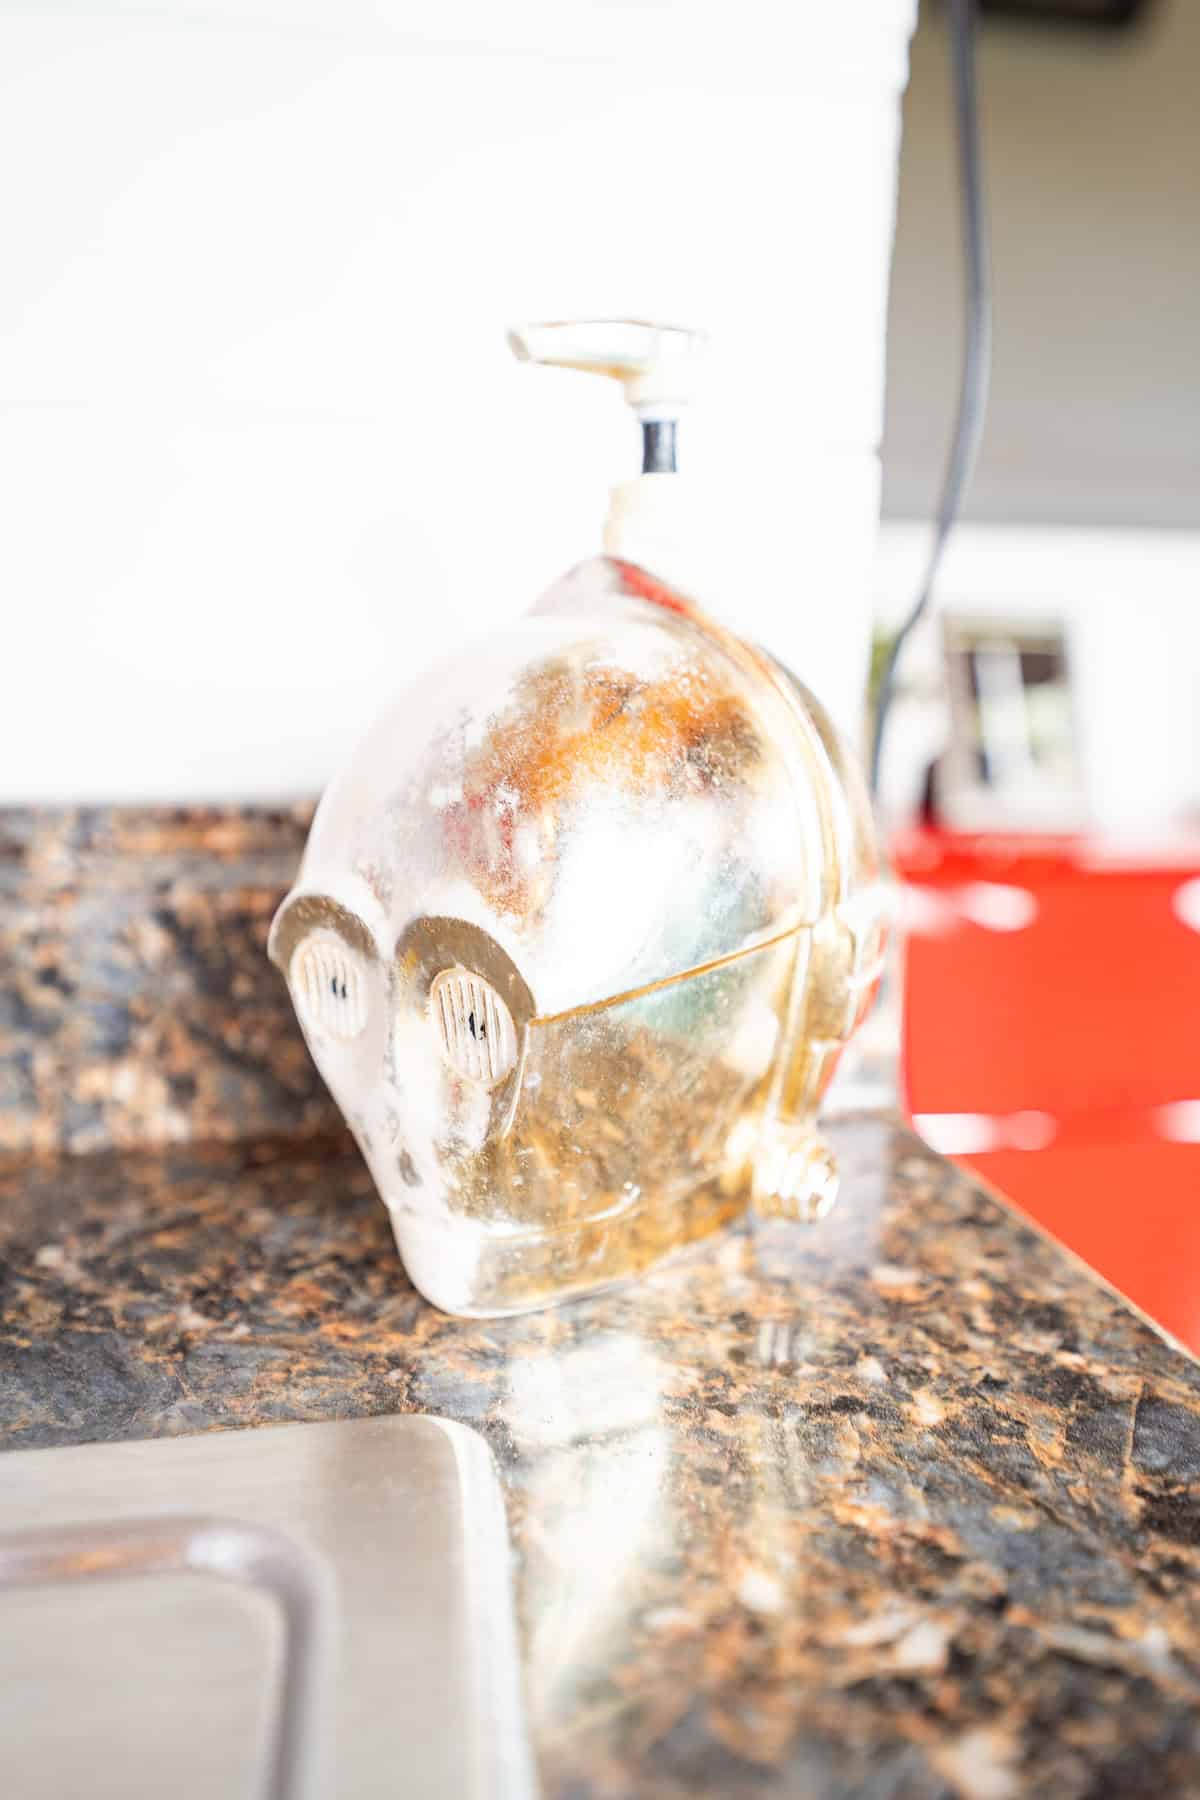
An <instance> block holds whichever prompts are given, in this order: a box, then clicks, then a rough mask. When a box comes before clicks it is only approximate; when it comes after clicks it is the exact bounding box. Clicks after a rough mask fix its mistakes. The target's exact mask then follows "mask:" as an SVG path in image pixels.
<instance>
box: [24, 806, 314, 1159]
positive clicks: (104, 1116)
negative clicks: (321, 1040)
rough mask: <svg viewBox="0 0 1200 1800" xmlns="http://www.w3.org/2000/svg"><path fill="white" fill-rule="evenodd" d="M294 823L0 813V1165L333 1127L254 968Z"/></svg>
mask: <svg viewBox="0 0 1200 1800" xmlns="http://www.w3.org/2000/svg"><path fill="white" fill-rule="evenodd" d="M311 815H312V807H311V806H299V807H296V808H295V809H294V810H292V811H286V810H282V809H277V810H271V809H268V808H253V809H247V810H241V811H239V810H237V809H233V808H224V809H211V808H198V807H192V808H182V807H181V808H166V807H127V808H100V807H89V808H80V809H73V810H65V809H64V810H53V809H39V810H33V809H26V810H20V809H11V810H6V811H0V1147H2V1148H7V1149H10V1150H20V1149H32V1150H39V1151H43V1150H58V1149H64V1150H70V1151H89V1150H101V1149H105V1148H110V1147H113V1146H116V1147H128V1146H132V1145H135V1144H137V1145H140V1144H153V1143H158V1144H165V1143H171V1142H179V1141H182V1140H192V1139H204V1140H209V1139H220V1140H224V1141H230V1140H233V1139H237V1138H242V1137H252V1136H255V1135H260V1134H262V1133H267V1132H288V1133H291V1134H295V1135H302V1134H305V1133H317V1132H321V1131H325V1130H329V1129H331V1128H332V1127H333V1126H334V1124H335V1123H336V1117H337V1115H336V1113H335V1111H334V1109H333V1106H332V1103H331V1102H330V1100H329V1098H328V1095H327V1094H326V1092H325V1089H324V1087H323V1086H322V1085H321V1082H320V1080H319V1078H318V1076H317V1074H316V1071H315V1070H314V1069H313V1066H312V1063H311V1062H310V1060H309V1057H308V1052H307V1051H306V1050H305V1048H304V1044H303V1042H302V1041H301V1039H300V1036H299V1033H298V1031H297V1030H296V1026H295V1021H294V1019H293V1017H292V1008H291V1002H290V1001H289V1000H288V997H287V993H286V991H285V989H284V985H283V983H282V981H281V980H280V979H279V976H278V975H277V974H276V972H275V970H274V969H273V968H271V966H270V964H269V963H268V962H267V958H266V942H267V928H268V926H269V925H270V922H271V916H272V914H273V913H274V911H275V908H276V906H277V905H278V903H279V901H280V899H281V898H282V896H283V894H284V892H285V891H286V889H287V887H288V886H289V884H290V882H291V880H292V877H293V876H294V874H295V871H296V865H297V863H298V862H299V860H300V853H301V850H302V849H303V847H304V839H305V836H306V834H307V830H308V824H309V820H310V818H311Z"/></svg>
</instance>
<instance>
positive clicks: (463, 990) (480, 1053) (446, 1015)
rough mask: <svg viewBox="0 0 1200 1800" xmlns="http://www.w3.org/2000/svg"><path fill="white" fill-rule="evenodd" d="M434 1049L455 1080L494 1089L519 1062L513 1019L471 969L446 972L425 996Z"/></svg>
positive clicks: (493, 990) (504, 1006)
mask: <svg viewBox="0 0 1200 1800" xmlns="http://www.w3.org/2000/svg"><path fill="white" fill-rule="evenodd" d="M429 1016H430V1018H431V1020H432V1021H433V1028H434V1030H435V1032H436V1033H437V1039H438V1047H439V1049H440V1050H441V1053H442V1055H443V1057H444V1058H445V1060H446V1062H447V1063H448V1064H449V1066H450V1067H451V1068H452V1069H453V1070H454V1073H455V1074H456V1075H464V1076H466V1078H467V1080H468V1081H477V1082H479V1083H480V1084H481V1086H483V1087H495V1086H496V1084H497V1082H500V1081H503V1079H504V1077H505V1076H506V1075H507V1074H508V1073H509V1071H510V1070H511V1069H512V1067H513V1065H514V1064H515V1063H516V1060H517V1033H516V1029H515V1027H514V1025H513V1021H512V1014H511V1013H510V1012H509V1010H508V1007H507V1006H506V1005H505V1004H504V1001H503V1000H502V999H501V998H500V995H499V994H498V993H497V992H496V990H495V988H494V987H492V986H491V984H490V983H489V982H486V981H484V980H482V979H481V977H480V976H478V975H472V974H471V972H470V970H469V969H444V970H443V971H442V973H441V974H440V975H438V976H437V977H436V978H435V980H434V983H433V987H432V988H431V989H430V993H429Z"/></svg>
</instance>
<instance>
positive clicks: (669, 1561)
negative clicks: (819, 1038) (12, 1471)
mask: <svg viewBox="0 0 1200 1800" xmlns="http://www.w3.org/2000/svg"><path fill="white" fill-rule="evenodd" d="M832 1136H833V1138H834V1141H835V1143H836V1147H837V1150H838V1153H839V1156H840V1158H841V1162H842V1166H843V1170H844V1194H843V1200H842V1203H841V1205H840V1206H839V1208H838V1209H837V1211H836V1212H835V1213H834V1215H833V1216H832V1217H831V1218H830V1219H828V1220H827V1221H825V1222H824V1223H823V1224H822V1225H821V1226H819V1227H817V1228H816V1229H814V1230H804V1229H803V1228H796V1227H791V1226H788V1225H786V1224H782V1223H772V1224H762V1223H752V1224H748V1225H747V1226H746V1227H744V1228H742V1229H739V1230H736V1231H731V1232H730V1233H729V1234H728V1235H726V1236H725V1237H724V1238H723V1239H719V1240H717V1241H715V1242H714V1243H709V1244H707V1245H704V1246H701V1247H699V1248H698V1249H696V1250H695V1251H692V1252H689V1253H688V1254H686V1255H685V1256H683V1257H682V1258H680V1259H679V1260H677V1261H675V1262H673V1263H671V1264H669V1265H668V1266H666V1267H664V1268H662V1269H660V1270H659V1271H658V1272H657V1273H656V1274H654V1275H653V1276H651V1277H650V1278H648V1279H645V1280H643V1281H642V1282H641V1283H639V1284H638V1285H636V1286H634V1287H631V1288H628V1289H622V1290H617V1291H614V1292H612V1293H609V1294H605V1295H601V1296H599V1297H597V1298H594V1299H592V1300H588V1301H582V1302H578V1303H576V1304H574V1305H571V1306H568V1307H565V1308H563V1309H561V1310H558V1311H551V1312H546V1313H541V1314H535V1315H532V1316H529V1317H525V1318H517V1319H507V1320H488V1321H481V1322H470V1321H463V1320H456V1319H451V1318H447V1317H444V1316H443V1315H441V1314H440V1313H437V1312H435V1311H434V1310H433V1309H432V1308H430V1307H429V1306H427V1305H426V1304H425V1303H424V1302H422V1301H421V1300H420V1299H419V1298H418V1297H417V1295H416V1294H415V1293H414V1292H413V1290H412V1289H411V1288H410V1287H409V1285H408V1284H407V1282H406V1280H405V1278H404V1275H403V1272H402V1270H401V1268H400V1265H399V1263H398V1261H397V1258H396V1255H395V1252H394V1250H393V1248H392V1243H391V1237H390V1233H389V1229H388V1222H387V1215H386V1214H385V1212H384V1210H383V1208H382V1207H381V1206H380V1205H379V1203H378V1201H377V1200H376V1199H375V1197H374V1195H373V1193H372V1191H371V1188H370V1184H369V1181H368V1179H367V1176H366V1174H365V1171H364V1170H363V1168H362V1166H361V1163H360V1162H359V1160H358V1157H357V1155H356V1153H354V1152H353V1151H351V1150H349V1149H348V1148H346V1147H345V1145H344V1144H343V1143H342V1142H341V1141H340V1140H339V1141H337V1142H331V1143H329V1144H328V1145H326V1146H325V1147H324V1148H323V1149H318V1148H314V1147H313V1146H311V1145H310V1146H306V1147H304V1148H297V1147H295V1146H292V1147H291V1148H288V1147H287V1146H285V1145H282V1144H278V1145H275V1146H273V1147H272V1146H270V1145H263V1144H260V1145H258V1146H248V1145H244V1144H243V1145H238V1146H229V1147H225V1148H223V1149H209V1150H204V1149H196V1148H194V1147H192V1148H187V1149H178V1150H175V1151H171V1152H166V1153H162V1154H153V1153H145V1152H139V1153H130V1154H127V1155H124V1156H117V1155H108V1154H103V1155H96V1156H93V1157H89V1158H84V1159H73V1160H72V1159H54V1160H43V1161H36V1160H35V1161H29V1160H18V1159H10V1160H9V1161H8V1162H7V1163H6V1164H3V1165H0V1254H2V1256H3V1263H4V1301H3V1309H2V1324H0V1435H2V1439H3V1443H4V1445H5V1447H7V1448H13V1449H15V1448H19V1447H21V1446H30V1445H35V1444H38V1445H49V1444H66V1443H83V1442H89V1441H93V1440H96V1439H101V1438H107V1439H116V1438H131V1437H153V1436H159V1435H163V1434H167V1433H177V1432H190V1431H201V1430H205V1429H208V1428H212V1427H218V1426H234V1425H249V1424H257V1423H271V1422H274V1421H278V1420H283V1419H318V1418H332V1417H347V1416H353V1415H361V1414H369V1413H379V1412H390V1411H420V1412H430V1413H436V1414H439V1415H442V1416H444V1417H449V1418H454V1419H458V1420H461V1421H463V1422H465V1423H467V1424H470V1425H473V1426H475V1427H477V1428H478V1429H479V1430H480V1431H481V1432H482V1433H483V1435H484V1436H485V1437H486V1439H487V1441H488V1442H489V1444H490V1445H491V1448H492V1450H493V1452H494V1454H495V1457H496V1460H497V1462H498V1464H499V1467H500V1470H501V1474H502V1477H503V1480H504V1483H505V1487H506V1492H507V1496H508V1505H509V1516H510V1523H511V1528H512V1532H513V1536H514V1540H515V1543H516V1548H517V1557H518V1590H519V1605H520V1612H521V1623H522V1629H523V1633H524V1641H525V1662H526V1672H527V1690H528V1701H529V1707H530V1712H531V1718H532V1724H533V1729H534V1734H535V1738H536V1742H537V1745H538V1749H539V1754H540V1758H541V1765H542V1770H543V1777H544V1783H545V1790H546V1792H547V1793H548V1794H549V1795H563V1796H566V1795H571V1796H584V1795H628V1794H631V1793H637V1794H639V1795H648V1796H662V1797H664V1800H666V1797H668V1796H671V1797H674V1796H682V1795H690V1794H698V1793H711V1794H720V1795H723V1796H739V1795H754V1796H761V1795H767V1794H781V1795H782V1794H789V1795H791V1794H804V1795H822V1796H825V1795H828V1796H847V1797H849V1796H851V1795H863V1794H869V1795H872V1796H880V1797H882V1796H884V1795H887V1796H895V1797H897V1800H899V1797H900V1796H905V1797H908V1796H912V1797H918V1800H924V1797H926V1796H928V1797H929V1800H933V1797H934V1796H950V1795H962V1796H967V1797H968V1800H1008V1797H1009V1796H1016V1795H1021V1794H1025V1793H1029V1792H1034V1791H1043V1792H1047V1793H1052V1794H1054V1795H1055V1796H1084V1795H1087V1796H1098V1795H1108V1794H1112V1795H1118V1794H1119V1795H1122V1796H1128V1795H1137V1794H1147V1795H1149V1794H1155V1795H1161V1794H1165V1793H1173V1794H1182V1793H1185V1792H1198V1791H1200V1713H1198V1711H1197V1701H1198V1700H1200V1589H1198V1587H1197V1583H1196V1574H1197V1571H1198V1569H1200V1504H1198V1500H1197V1482H1198V1480H1200V1369H1198V1368H1197V1366H1196V1365H1195V1364H1194V1363H1193V1362H1192V1361H1190V1360H1189V1359H1188V1358H1187V1357H1185V1356H1183V1355H1182V1354H1180V1353H1179V1352H1178V1351H1177V1350H1176V1349H1174V1348H1173V1347H1172V1346H1171V1345H1170V1344H1168V1343H1167V1342H1165V1341H1164V1340H1163V1339H1162V1338H1160V1337H1159V1336H1157V1335H1156V1334H1155V1333H1154V1332H1153V1331H1152V1330H1151V1329H1150V1328H1149V1327H1148V1326H1146V1325H1145V1324H1144V1323H1143V1322H1142V1321H1141V1320H1140V1319H1139V1318H1138V1317H1137V1316H1136V1315H1135V1314H1133V1313H1132V1312H1130V1311H1129V1310H1128V1309H1127V1308H1126V1307H1125V1306H1124V1305H1123V1303H1122V1302H1121V1301H1120V1300H1118V1299H1117V1298H1115V1297H1114V1296H1113V1295H1112V1294H1111V1293H1110V1292H1109V1291H1108V1290H1107V1289H1105V1288H1104V1287H1102V1286H1101V1285H1100V1284H1099V1283H1097V1282H1096V1281H1095V1280H1094V1279H1093V1278H1092V1277H1091V1276H1090V1275H1089V1274H1088V1273H1087V1271H1086V1270H1085V1269H1084V1268H1083V1267H1082V1266H1081V1265H1080V1264H1078V1263H1076V1262H1074V1261H1072V1260H1071V1259H1069V1258H1068V1257H1066V1256H1065V1255H1064V1254H1063V1253H1062V1252H1061V1251H1059V1250H1058V1249H1056V1248H1055V1247H1054V1246H1053V1245H1052V1244H1050V1243H1049V1242H1047V1241H1046V1240H1045V1239H1043V1238H1041V1237H1040V1236H1038V1235H1037V1234H1036V1233H1035V1232H1033V1231H1032V1230H1030V1229H1029V1228H1028V1227H1027V1226H1025V1225H1024V1224H1023V1223H1021V1222H1020V1220H1019V1219H1018V1218H1017V1217H1016V1216H1015V1215H1014V1214H1013V1213H1011V1212H1010V1211H1009V1210H1008V1209H1007V1208H1006V1207H1005V1206H1003V1205H1002V1204H1000V1203H999V1202H997V1201H996V1200H994V1199H993V1198H991V1197H990V1196H989V1195H987V1194H986V1193H984V1192H983V1191H981V1190H980V1189H979V1188H977V1187H975V1186H973V1185H972V1184H971V1182H970V1181H969V1180H968V1179H967V1178H966V1177H964V1176H963V1175H962V1174H961V1173H959V1172H957V1171H955V1170H953V1169H952V1168H951V1167H950V1166H949V1165H947V1164H945V1163H944V1162H942V1161H941V1160H940V1159H939V1158H937V1157H936V1156H934V1155H933V1154H932V1153H931V1152H929V1151H928V1150H926V1149H924V1148H923V1147H922V1146H921V1145H920V1144H918V1143H917V1142H916V1141H915V1140H914V1139H913V1138H912V1137H910V1136H909V1135H908V1134H907V1133H905V1132H903V1131H901V1130H900V1129H899V1128H898V1127H895V1126H894V1125H892V1124H891V1123H890V1122H889V1121H887V1120H884V1119H880V1118H872V1117H863V1118H859V1119H856V1120H847V1121H843V1122H842V1123H841V1124H839V1125H838V1126H836V1127H835V1128H834V1130H833V1132H832ZM0 1466H2V1465H0Z"/></svg>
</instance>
